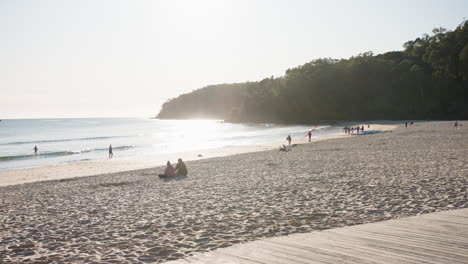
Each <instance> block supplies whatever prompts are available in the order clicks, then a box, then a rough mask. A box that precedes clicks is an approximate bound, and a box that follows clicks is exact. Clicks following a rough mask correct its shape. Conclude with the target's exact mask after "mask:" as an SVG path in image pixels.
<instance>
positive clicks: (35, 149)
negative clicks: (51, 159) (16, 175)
mask: <svg viewBox="0 0 468 264" xmlns="http://www.w3.org/2000/svg"><path fill="white" fill-rule="evenodd" d="M37 150H38V148H37V146H34V154H37Z"/></svg>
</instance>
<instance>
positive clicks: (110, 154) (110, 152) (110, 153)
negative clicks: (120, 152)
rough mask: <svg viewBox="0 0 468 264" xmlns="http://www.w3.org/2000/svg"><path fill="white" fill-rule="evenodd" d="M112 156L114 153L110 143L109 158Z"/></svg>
mask: <svg viewBox="0 0 468 264" xmlns="http://www.w3.org/2000/svg"><path fill="white" fill-rule="evenodd" d="M112 157H114V153H113V152H112V145H110V146H109V159H112Z"/></svg>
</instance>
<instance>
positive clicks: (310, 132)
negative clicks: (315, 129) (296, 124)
mask: <svg viewBox="0 0 468 264" xmlns="http://www.w3.org/2000/svg"><path fill="white" fill-rule="evenodd" d="M307 135H308V136H309V142H310V140H311V138H312V131H309V133H307Z"/></svg>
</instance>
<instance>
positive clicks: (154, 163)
mask: <svg viewBox="0 0 468 264" xmlns="http://www.w3.org/2000/svg"><path fill="white" fill-rule="evenodd" d="M370 125H371V127H372V130H382V131H391V130H394V129H396V128H397V125H390V124H370ZM366 126H367V124H366ZM366 129H367V127H366ZM350 136H351V135H347V134H339V135H332V136H319V137H315V138H314V136H312V142H311V143H314V142H319V141H323V140H329V139H336V138H347V137H350ZM292 143H293V145H300V144H307V143H309V142H308V140H307V139H306V138H302V139H293V141H292ZM282 144H285V142H273V143H271V144H261V145H245V146H229V147H223V148H215V149H205V150H196V151H189V152H178V153H167V154H158V155H141V156H134V157H124V158H114V159H110V160H105V159H104V160H95V161H84V162H76V163H70V164H63V165H50V166H44V167H35V168H25V169H14V170H4V171H0V187H2V186H10V185H17V184H24V183H31V182H38V181H51V180H62V179H70V178H76V177H88V176H96V175H100V174H109V173H117V172H124V171H133V170H141V169H148V168H155V169H157V168H160V167H163V166H165V164H166V161H167V160H170V161H171V162H175V161H176V160H177V159H178V158H179V157H181V158H182V159H183V160H184V161H195V160H202V159H209V158H216V157H226V156H231V155H237V154H244V153H252V152H261V151H267V150H273V149H278V148H279V147H280V146H281V145H282ZM199 154H202V157H199ZM160 171H161V172H163V169H160ZM155 173H157V172H155Z"/></svg>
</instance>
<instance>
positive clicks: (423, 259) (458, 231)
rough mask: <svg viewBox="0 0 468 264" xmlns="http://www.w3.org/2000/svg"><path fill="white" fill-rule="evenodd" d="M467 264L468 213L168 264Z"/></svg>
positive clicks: (298, 237)
mask: <svg viewBox="0 0 468 264" xmlns="http://www.w3.org/2000/svg"><path fill="white" fill-rule="evenodd" d="M168 263H171V264H187V263H192V264H194V263H213V264H215V263H216V264H221V263H226V264H228V263H232V264H234V263H242V264H254V263H257V264H258V263H265V264H292V263H301V264H302V263H360V264H361V263H395V264H396V263H398V264H399V263H432V264H439V263H464V264H467V263H468V208H467V209H459V210H453V211H445V212H440V213H432V214H425V215H420V216H414V217H408V218H403V219H397V220H389V221H383V222H377V223H372V224H364V225H356V226H350V227H344V228H337V229H330V230H325V231H317V232H312V233H307V234H295V235H290V236H285V237H274V238H267V239H263V240H259V241H253V242H249V243H245V244H239V245H235V246H231V247H227V248H221V249H217V250H214V251H211V252H207V253H203V254H199V255H195V256H191V257H189V258H186V259H181V260H177V261H172V262H168Z"/></svg>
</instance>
